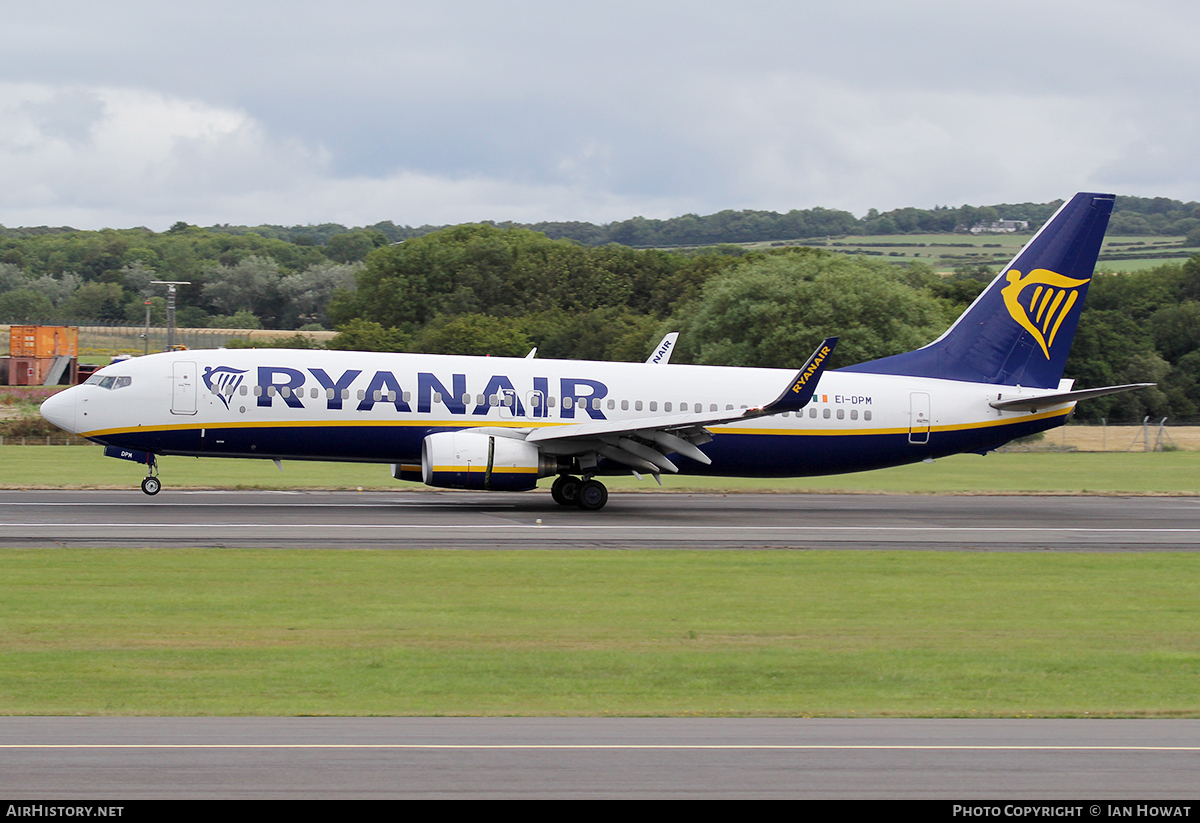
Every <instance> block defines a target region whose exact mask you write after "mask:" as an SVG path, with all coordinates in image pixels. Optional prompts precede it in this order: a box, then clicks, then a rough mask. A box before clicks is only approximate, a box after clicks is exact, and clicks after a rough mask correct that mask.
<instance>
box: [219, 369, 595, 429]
mask: <svg viewBox="0 0 1200 823" xmlns="http://www.w3.org/2000/svg"><path fill="white" fill-rule="evenodd" d="M248 371H249V370H248V369H232V368H230V367H228V366H219V367H216V368H214V367H211V366H207V367H205V369H204V375H203V380H204V383H205V385H207V386H208V388H209V391H211V392H213V393H214V394H216V395H217V396H218V397H220V398H221V401H222V402H223V403H225V404H226V405H227V406H228V405H229V399H228V398H229V397H230V396H232V395H233V393H234V392H236V391H237V389H238V388H239V387H240V385H241V381H240V380H237V379H236V377H234V378H233V379H230V377H229V376H230V375H231V374H245V373H246V372H248ZM305 372H307V376H306V374H305ZM368 375H369V376H368ZM557 382H558V385H557V386H555V387H554V388H555V389H556V390H557V393H556V395H553V396H555V397H557V398H561V404H559V405H558V409H557V412H558V414H557V416H558V417H561V418H566V419H574V418H575V415H576V411H577V410H578V411H580V412H583V413H585V414H587V415H588V416H589V417H591V418H592V419H594V420H605V419H607V418H606V417H605V416H604V412H603V410H602V409H601V408H600V406H601V404H600V402H599V401H601V400H603V399H604V398H606V397H607V396H608V386H606V385H605V384H604V383H602V382H600V381H599V380H591V379H588V378H585V377H561V378H558V379H557ZM313 383H315V384H316V385H317V386H320V387H321V389H322V390H323V391H321V392H320V394H319V395H318V397H317V398H315V399H314V398H312V397H311V396H310V397H304V394H305V392H304V389H305V387H306V386H308V387H312V385H313ZM364 383H365V385H364ZM447 384H449V385H447ZM409 386H410V387H411V383H410V384H409ZM358 387H362V393H361V396H360V395H359V393H358V391H357V389H358ZM550 388H551V386H550V378H548V377H534V378H533V390H532V392H528V391H526V392H518V390H517V388H516V386H515V385H514V384H513V381H512V380H511V379H510V378H509V377H507V376H506V375H503V374H493V375H491V377H489V378H488V381H487V385H486V386H484V388H483V390H482V391H479V390H478V389H475V390H474V391H471V390H470V389H469V387H468V385H467V375H465V374H453V375H451V376H450V379H449V380H448V381H446V380H443V379H442V378H441V377H438V376H437V375H434V374H432V373H430V372H417V374H416V393H415V396H414V395H413V394H412V393H411V392H410V391H406V389H405V386H404V384H402V383H401V381H400V379H399V378H397V377H396V374H395V373H394V372H391V371H375V372H373V373H369V372H365V371H363V370H362V369H346V370H345V371H342V372H341V373H340V374H339V373H337V372H334V373H332V374H331V373H330V372H328V371H326V370H325V369H321V368H308V369H295V368H291V367H289V366H258V367H257V383H256V384H255V386H254V392H253V394H254V396H255V401H256V404H257V405H258V407H259V408H271V407H272V406H273V405H274V404H275V402H276V400H277V399H278V400H279V401H281V402H282V403H284V404H286V405H287V406H288V407H290V408H293V409H303V408H305V407H306V403H307V404H310V405H311V404H313V403H314V402H318V403H324V405H325V408H326V409H328V410H331V411H333V410H340V409H343V408H346V407H347V406H351V405H352V406H354V408H356V409H357V410H358V411H371V410H372V409H373V408H374V407H375V405H376V404H377V403H387V404H388V405H391V406H394V407H395V409H396V411H398V412H408V413H412V412H413V411H414V408H413V402H414V401H415V404H416V408H415V411H416V412H417V413H418V414H427V413H429V412H430V411H432V409H433V404H434V403H435V402H436V403H440V404H441V405H442V406H444V407H445V409H446V411H448V412H449V413H450V414H461V415H466V414H468V413H469V414H472V415H486V414H487V413H488V410H489V409H490V408H491V407H493V406H505V407H507V408H508V409H510V410H511V411H512V412H513V414H514V415H515V416H518V417H549V416H550V407H549V405H548V403H547V398H549V397H551V396H552V395H551V393H550ZM406 398H407V399H406ZM493 398H495V399H493ZM551 402H553V401H551ZM527 405H528V408H526V406H527ZM469 406H473V407H474V408H473V409H471V410H470V411H468V407H469Z"/></svg>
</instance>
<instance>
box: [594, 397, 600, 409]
mask: <svg viewBox="0 0 1200 823" xmlns="http://www.w3.org/2000/svg"><path fill="white" fill-rule="evenodd" d="M592 408H593V409H599V408H600V398H593V400H592Z"/></svg>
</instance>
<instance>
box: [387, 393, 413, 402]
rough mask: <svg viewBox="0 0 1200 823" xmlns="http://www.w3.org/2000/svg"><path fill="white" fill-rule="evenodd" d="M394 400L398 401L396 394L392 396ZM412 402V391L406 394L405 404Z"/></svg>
mask: <svg viewBox="0 0 1200 823" xmlns="http://www.w3.org/2000/svg"><path fill="white" fill-rule="evenodd" d="M392 399H393V400H395V399H396V396H395V394H393V395H392ZM410 400H412V392H410V391H406V392H405V393H404V402H405V403H407V402H409V401H410Z"/></svg>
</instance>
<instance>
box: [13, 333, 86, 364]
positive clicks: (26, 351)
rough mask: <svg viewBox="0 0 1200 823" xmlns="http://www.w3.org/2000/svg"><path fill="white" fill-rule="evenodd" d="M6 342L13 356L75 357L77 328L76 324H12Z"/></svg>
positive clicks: (77, 343) (77, 348)
mask: <svg viewBox="0 0 1200 823" xmlns="http://www.w3.org/2000/svg"><path fill="white" fill-rule="evenodd" d="M8 344H9V353H10V354H11V355H12V356H13V357H60V356H62V355H66V356H68V357H77V356H78V355H79V329H78V328H77V327H76V326H13V327H12V329H11V331H10V332H9V338H8Z"/></svg>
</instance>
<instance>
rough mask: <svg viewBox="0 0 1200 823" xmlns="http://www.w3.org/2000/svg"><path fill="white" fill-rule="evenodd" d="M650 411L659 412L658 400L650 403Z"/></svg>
mask: <svg viewBox="0 0 1200 823" xmlns="http://www.w3.org/2000/svg"><path fill="white" fill-rule="evenodd" d="M650 411H658V401H657V400H651V401H650ZM668 411H670V410H669V409H668Z"/></svg>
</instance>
